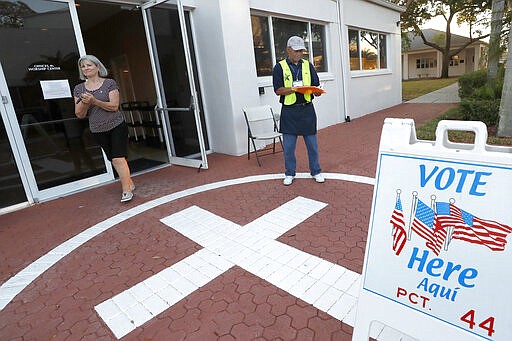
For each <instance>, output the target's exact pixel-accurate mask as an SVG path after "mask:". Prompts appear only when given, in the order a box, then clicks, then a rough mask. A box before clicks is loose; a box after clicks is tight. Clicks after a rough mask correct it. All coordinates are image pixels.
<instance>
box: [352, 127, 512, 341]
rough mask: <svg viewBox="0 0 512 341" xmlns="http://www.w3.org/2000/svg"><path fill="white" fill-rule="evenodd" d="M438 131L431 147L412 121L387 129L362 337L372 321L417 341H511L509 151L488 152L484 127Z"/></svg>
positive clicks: (379, 170)
mask: <svg viewBox="0 0 512 341" xmlns="http://www.w3.org/2000/svg"><path fill="white" fill-rule="evenodd" d="M440 125H441V129H440V128H439V127H438V131H437V133H436V135H437V136H436V141H435V142H433V143H432V142H426V141H416V140H415V133H414V123H413V122H411V120H393V119H391V120H386V123H385V124H384V129H383V134H382V139H381V147H380V151H379V160H378V166H377V174H376V185H375V189H374V198H373V205H372V215H371V221H370V226H369V233H368V241H367V246H366V255H365V264H364V269H363V280H362V289H361V296H360V302H359V307H358V313H357V320H356V330H355V332H354V336H355V338H354V339H355V340H358V337H359V335H362V333H361V330H358V328H363V327H361V325H359V326H358V322H359V323H362V322H361V321H365V320H367V321H370V320H372V319H373V320H380V321H382V322H383V323H384V324H388V325H390V326H391V327H393V328H395V329H398V330H403V331H404V332H405V333H407V334H409V335H410V336H413V337H415V338H418V339H420V340H433V339H440V338H439V337H441V338H443V337H445V336H447V335H450V336H451V337H452V338H450V339H454V338H456V339H464V340H466V339H468V340H472V339H475V340H479V339H484V340H485V339H486V340H512V324H511V321H512V299H511V298H510V297H511V287H512V286H511V284H512V271H511V269H512V265H511V264H512V245H511V244H512V241H511V237H510V235H511V232H512V227H511V226H512V215H511V214H510V212H511V203H512V154H511V152H512V149H510V148H496V147H490V146H486V145H485V140H486V138H487V131H486V129H485V125H483V123H481V122H470V123H468V122H464V123H458V122H453V121H452V122H449V121H442V123H440ZM482 125H483V126H482ZM453 129H455V130H473V131H474V132H475V133H476V135H477V139H476V142H475V145H470V146H468V145H463V144H455V143H451V142H449V141H448V139H447V131H448V130H453ZM376 305H382V307H388V309H386V308H384V309H381V310H382V311H381V313H379V312H375V310H377V311H378V310H379V309H375V306H376ZM371 307H373V309H372V308H371ZM372 310H373V311H372ZM364 314H367V315H370V316H371V315H375V316H373V317H371V318H370V317H368V316H366V317H365V316H363V315H364ZM390 315H393V316H390ZM366 327H367V326H366ZM429 330H430V331H429ZM434 335H435V336H434ZM363 338H364V337H363ZM444 339H446V338H444ZM366 340H367V338H366Z"/></svg>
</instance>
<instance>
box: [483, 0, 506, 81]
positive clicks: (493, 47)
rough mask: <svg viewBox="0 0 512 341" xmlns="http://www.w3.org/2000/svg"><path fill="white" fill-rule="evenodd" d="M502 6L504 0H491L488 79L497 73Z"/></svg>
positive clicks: (503, 5) (493, 77) (503, 6)
mask: <svg viewBox="0 0 512 341" xmlns="http://www.w3.org/2000/svg"><path fill="white" fill-rule="evenodd" d="M504 8H505V0H492V17H491V36H490V38H489V59H488V68H487V79H488V80H491V79H495V78H496V76H497V75H498V62H499V60H500V50H501V49H500V41H501V28H502V27H503V14H504Z"/></svg>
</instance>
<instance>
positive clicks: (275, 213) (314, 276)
mask: <svg viewBox="0 0 512 341" xmlns="http://www.w3.org/2000/svg"><path fill="white" fill-rule="evenodd" d="M325 206H327V204H325V203H322V202H319V201H315V200H311V199H307V198H303V197H297V198H295V199H293V200H291V201H289V202H287V203H285V204H283V205H282V206H280V207H278V208H276V209H274V210H272V211H271V212H269V213H267V214H264V215H263V216H261V217H259V218H258V219H256V220H254V221H253V222H251V223H249V224H247V225H245V226H244V227H243V228H242V227H241V226H240V225H237V224H235V223H233V222H231V221H229V220H226V219H224V218H221V217H219V216H217V215H215V214H213V213H210V212H208V211H206V210H203V209H201V208H199V207H197V206H192V207H189V208H187V209H185V210H183V211H180V212H177V213H175V214H173V215H170V216H168V217H166V218H163V219H161V221H162V222H163V223H164V224H166V225H168V226H169V227H171V228H173V229H175V230H176V231H178V232H180V233H181V234H183V235H184V236H186V237H188V238H190V239H192V240H193V241H195V242H196V243H198V244H200V245H201V246H203V249H201V250H199V251H197V252H196V253H194V254H192V255H191V256H189V257H187V258H185V259H183V260H181V261H180V262H178V263H176V264H174V265H172V266H170V267H168V268H167V269H164V270H162V271H160V272H159V273H157V274H155V275H153V276H151V277H149V278H148V279H146V280H144V281H142V282H141V283H139V284H137V285H135V286H134V287H132V288H130V289H128V290H126V291H124V292H121V293H120V294H118V295H116V296H114V297H112V298H111V299H108V300H107V301H105V302H102V303H100V304H98V305H97V306H96V307H95V309H96V311H97V312H98V314H99V316H100V317H101V318H102V319H103V320H104V321H105V323H106V324H107V325H108V327H109V328H110V329H111V330H112V332H113V333H114V335H115V336H116V337H117V338H121V337H123V336H125V335H126V334H128V333H129V332H131V331H132V330H134V329H135V328H136V327H138V326H141V325H142V324H144V323H145V322H147V321H149V320H151V319H152V318H153V317H155V316H156V315H157V314H160V313H162V312H163V311H165V310H167V309H168V308H169V307H171V306H172V305H174V304H176V303H177V302H179V301H180V300H182V299H183V298H185V297H186V296H188V295H189V294H191V293H192V292H194V291H195V290H197V289H198V288H200V287H202V286H204V285H206V284H207V283H208V282H210V281H211V280H213V279H215V278H216V277H218V276H220V275H221V274H222V273H224V272H225V271H227V270H228V269H230V268H231V267H233V266H234V265H237V266H239V267H241V268H243V269H245V270H246V271H249V272H251V273H252V274H254V275H256V276H258V277H260V278H262V279H264V280H266V281H268V282H270V283H272V284H273V285H275V286H277V287H278V288H280V289H283V290H285V291H287V292H288V293H290V294H291V295H294V296H296V297H297V298H300V299H302V300H304V301H305V302H307V303H310V304H312V305H313V306H314V307H316V308H318V309H320V310H322V311H324V312H326V313H327V314H329V315H331V316H333V317H334V318H336V319H338V320H340V321H344V322H346V323H348V324H349V325H352V326H353V325H354V320H355V310H356V309H355V306H356V302H357V296H358V293H359V287H360V275H359V274H358V273H356V272H353V271H350V270H348V269H345V268H344V267H342V266H340V265H337V264H333V263H330V262H328V261H326V260H324V259H321V258H319V257H316V256H313V255H311V254H308V253H306V252H303V251H301V250H298V249H296V248H293V247H291V246H289V245H286V244H283V243H280V242H278V241H276V240H275V239H276V238H278V237H279V236H280V235H282V234H283V233H285V232H287V231H289V230H290V229H292V228H293V227H295V226H297V225H298V224H299V223H301V222H302V221H304V220H306V219H307V218H309V217H311V216H312V215H314V214H315V213H317V212H318V211H320V210H321V209H322V208H324V207H325Z"/></svg>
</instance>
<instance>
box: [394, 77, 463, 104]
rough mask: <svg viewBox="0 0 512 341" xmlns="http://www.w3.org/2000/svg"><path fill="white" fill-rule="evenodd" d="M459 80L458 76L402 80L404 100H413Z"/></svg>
mask: <svg viewBox="0 0 512 341" xmlns="http://www.w3.org/2000/svg"><path fill="white" fill-rule="evenodd" d="M458 80H459V78H458V77H451V78H433V79H411V80H406V81H402V100H403V101H408V100H411V99H413V98H416V97H419V96H422V95H425V94H427V93H429V92H432V91H435V90H437V89H441V88H444V87H445V86H448V85H451V84H453V83H456V82H457V81H458Z"/></svg>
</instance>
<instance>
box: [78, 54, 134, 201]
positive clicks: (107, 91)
mask: <svg viewBox="0 0 512 341" xmlns="http://www.w3.org/2000/svg"><path fill="white" fill-rule="evenodd" d="M78 73H79V75H80V79H83V80H85V82H83V83H80V84H78V85H77V86H75V88H74V90H73V95H74V97H75V115H76V116H77V117H78V118H85V117H86V116H89V128H90V130H91V133H92V135H93V137H94V139H95V140H96V142H97V143H98V144H99V145H100V147H101V148H102V149H103V151H104V152H105V154H106V155H107V158H108V160H109V161H110V162H112V166H113V167H114V168H115V170H116V172H117V174H118V175H119V180H120V181H121V185H122V187H123V189H122V195H121V202H126V201H130V200H132V198H133V190H134V189H135V185H134V184H133V181H132V178H131V177H130V168H129V167H128V163H127V162H126V155H127V153H126V151H127V144H128V126H127V125H126V122H125V121H124V116H123V113H122V112H120V111H119V88H118V86H117V83H116V81H115V80H113V79H110V78H103V77H105V76H106V75H107V69H106V68H105V66H104V65H103V63H102V62H101V61H100V60H99V59H98V58H96V57H95V56H93V55H85V56H82V57H80V59H78Z"/></svg>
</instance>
